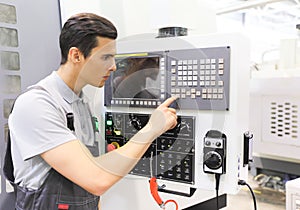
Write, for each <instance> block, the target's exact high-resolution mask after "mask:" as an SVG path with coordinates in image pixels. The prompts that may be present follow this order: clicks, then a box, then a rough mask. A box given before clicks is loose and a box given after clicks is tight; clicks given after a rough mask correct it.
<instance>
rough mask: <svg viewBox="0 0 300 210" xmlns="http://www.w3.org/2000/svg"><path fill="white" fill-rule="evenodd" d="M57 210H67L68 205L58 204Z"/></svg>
mask: <svg viewBox="0 0 300 210" xmlns="http://www.w3.org/2000/svg"><path fill="white" fill-rule="evenodd" d="M58 209H59V210H68V209H69V205H68V204H63V203H60V204H58Z"/></svg>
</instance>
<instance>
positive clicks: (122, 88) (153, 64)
mask: <svg viewBox="0 0 300 210" xmlns="http://www.w3.org/2000/svg"><path fill="white" fill-rule="evenodd" d="M159 59H160V58H159V57H158V56H153V57H127V58H122V59H120V58H117V60H116V65H117V70H116V71H115V72H114V73H113V75H112V78H111V86H112V98H113V99H159V98H160V82H161V81H160V72H159V71H160V70H159V69H160V68H159Z"/></svg>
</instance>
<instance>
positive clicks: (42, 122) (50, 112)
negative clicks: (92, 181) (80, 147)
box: [8, 72, 95, 190]
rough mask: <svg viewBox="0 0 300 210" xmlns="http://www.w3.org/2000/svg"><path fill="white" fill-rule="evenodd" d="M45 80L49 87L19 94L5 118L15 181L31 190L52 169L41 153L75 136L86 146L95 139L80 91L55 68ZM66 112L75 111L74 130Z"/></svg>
mask: <svg viewBox="0 0 300 210" xmlns="http://www.w3.org/2000/svg"><path fill="white" fill-rule="evenodd" d="M44 81H45V82H46V83H47V86H48V88H51V91H50V92H48V91H46V90H45V89H41V88H37V87H36V86H35V87H33V88H31V89H30V90H28V91H27V92H25V93H23V94H22V95H20V96H19V97H18V98H17V100H16V102H15V105H14V109H13V111H12V113H11V115H10V117H9V120H8V123H9V128H10V135H11V150H12V159H13V163H14V176H15V183H17V184H19V185H20V186H25V187H27V188H29V189H34V190H35V189H38V188H39V187H40V186H41V185H42V184H43V183H44V181H45V179H46V177H47V174H48V172H49V170H50V169H51V167H50V166H49V165H48V164H47V163H46V162H45V161H44V160H43V159H42V158H41V157H40V154H42V153H43V152H46V151H48V150H51V149H53V148H55V147H57V146H59V145H61V144H64V143H66V142H69V141H72V140H75V139H79V140H81V141H82V142H83V143H84V144H86V145H89V146H92V145H93V144H94V141H95V135H94V130H93V125H92V121H91V113H90V110H89V108H88V104H87V102H86V98H84V97H83V93H81V94H80V96H77V95H76V94H75V93H74V92H73V91H72V90H71V89H70V88H69V87H68V86H67V85H66V84H65V83H64V81H63V80H62V79H61V78H60V77H59V76H58V74H57V73H56V72H53V73H52V74H51V75H49V76H48V77H46V78H45V79H44ZM38 85H39V83H38V84H37V86H38ZM52 91H54V92H55V93H57V94H54V95H53V94H51V92H52ZM66 112H72V113H73V114H74V126H75V133H74V132H72V131H71V130H70V129H68V128H67V119H66ZM62 155H63V154H62Z"/></svg>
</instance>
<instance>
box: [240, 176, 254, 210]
mask: <svg viewBox="0 0 300 210" xmlns="http://www.w3.org/2000/svg"><path fill="white" fill-rule="evenodd" d="M238 184H239V185H246V186H247V187H248V188H249V190H250V192H251V195H252V199H253V204H254V210H257V206H256V198H255V194H254V192H253V190H252V188H251V187H250V185H249V184H247V182H246V181H244V180H239V181H238Z"/></svg>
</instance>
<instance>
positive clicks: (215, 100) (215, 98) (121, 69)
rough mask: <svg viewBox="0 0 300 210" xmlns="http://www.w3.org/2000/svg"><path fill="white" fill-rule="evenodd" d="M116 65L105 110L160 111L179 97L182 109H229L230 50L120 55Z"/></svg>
mask: <svg viewBox="0 0 300 210" xmlns="http://www.w3.org/2000/svg"><path fill="white" fill-rule="evenodd" d="M116 65H117V71H116V72H114V73H112V75H111V77H110V82H108V83H106V86H105V105H106V106H114V107H146V108H148V107H157V106H158V105H159V104H160V103H161V102H162V101H164V100H165V99H166V98H168V97H170V96H177V97H178V98H179V100H178V106H179V108H180V109H192V110H199V109H200V110H228V109H229V75H230V72H229V71H230V47H216V48H199V49H186V50H166V51H161V52H151V53H130V54H120V55H117V56H116Z"/></svg>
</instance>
